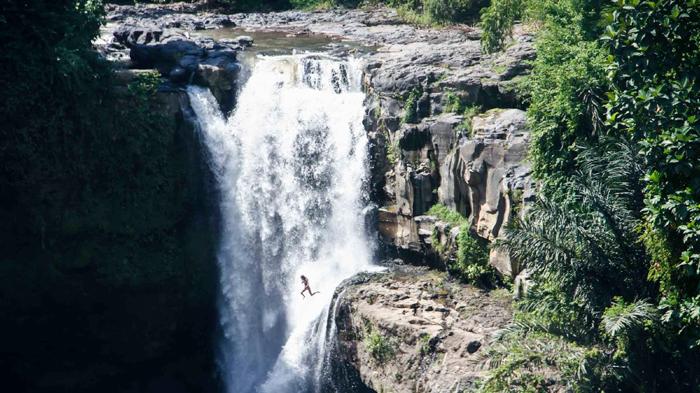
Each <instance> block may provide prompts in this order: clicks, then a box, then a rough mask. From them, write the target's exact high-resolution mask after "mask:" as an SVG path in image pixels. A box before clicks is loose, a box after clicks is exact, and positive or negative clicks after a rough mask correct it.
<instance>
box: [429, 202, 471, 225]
mask: <svg viewBox="0 0 700 393" xmlns="http://www.w3.org/2000/svg"><path fill="white" fill-rule="evenodd" d="M426 214H427V215H429V216H435V217H437V218H439V219H440V220H442V221H445V222H448V223H450V224H452V225H455V226H457V225H467V224H468V223H469V222H468V221H467V219H466V218H465V217H464V216H462V215H461V214H459V213H457V212H456V211H454V210H452V209H450V208H449V207H447V206H445V205H443V204H441V203H437V204H435V205H433V206H431V207H430V209H429V210H428V211H427V213H426Z"/></svg>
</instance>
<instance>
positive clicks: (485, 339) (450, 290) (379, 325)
mask: <svg viewBox="0 0 700 393" xmlns="http://www.w3.org/2000/svg"><path fill="white" fill-rule="evenodd" d="M510 299H511V298H510V294H509V293H508V291H506V290H498V291H491V292H484V291H481V290H479V289H477V288H474V287H471V286H464V285H461V284H458V283H456V282H454V281H450V280H449V279H447V277H446V274H445V273H438V272H435V271H427V270H425V268H416V267H405V266H404V267H396V268H395V269H394V270H393V271H392V272H388V273H382V274H376V275H371V276H367V277H366V278H364V279H363V280H355V281H354V282H352V283H350V284H348V285H347V286H346V287H345V288H342V289H341V294H340V295H339V298H338V300H337V305H336V307H335V321H336V326H337V330H338V334H337V340H338V346H337V352H338V358H337V360H336V361H337V362H339V363H340V365H338V367H339V368H340V367H342V366H343V365H344V366H347V367H350V368H351V369H354V370H357V371H358V373H359V377H360V378H361V380H362V381H363V382H364V383H365V384H366V385H367V386H368V387H370V388H371V389H373V390H374V391H376V392H389V391H390V392H395V393H403V392H406V393H409V392H426V393H427V392H434V393H444V392H461V391H464V390H467V389H468V388H469V387H473V386H474V384H475V383H476V382H477V381H479V380H480V379H482V378H484V376H485V375H486V372H487V371H488V365H487V362H488V357H487V356H485V353H486V352H487V351H488V348H489V346H490V345H491V340H492V339H493V337H494V334H495V333H496V331H498V330H499V329H501V328H503V327H504V326H505V325H507V324H508V322H509V321H510V318H511V315H512V314H511V313H512V311H511V306H510V303H511V300H510Z"/></svg>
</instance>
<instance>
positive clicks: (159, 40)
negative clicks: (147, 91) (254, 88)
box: [95, 6, 251, 112]
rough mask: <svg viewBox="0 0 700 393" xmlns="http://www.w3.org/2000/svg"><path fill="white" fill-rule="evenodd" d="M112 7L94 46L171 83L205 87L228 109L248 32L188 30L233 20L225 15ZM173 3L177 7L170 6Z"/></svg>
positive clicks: (126, 65)
mask: <svg viewBox="0 0 700 393" xmlns="http://www.w3.org/2000/svg"><path fill="white" fill-rule="evenodd" d="M136 8H137V9H142V10H143V12H144V13H143V14H142V15H138V16H137V15H132V13H131V12H130V11H131V10H133V8H132V7H120V6H113V7H111V9H112V11H111V13H110V14H109V17H108V20H109V21H110V23H108V24H107V26H106V27H105V29H103V31H102V34H101V36H100V38H99V39H98V40H97V41H96V43H95V44H96V47H97V48H98V50H99V51H100V52H101V53H102V55H103V56H104V57H105V58H106V59H108V60H110V61H112V62H113V63H114V64H116V65H118V66H120V67H122V68H126V69H149V70H150V69H153V70H157V71H158V72H160V74H161V76H163V77H164V78H166V79H167V81H168V82H169V83H170V84H172V85H174V86H180V87H184V86H185V85H187V84H197V85H201V86H205V87H209V88H210V89H211V91H212V93H213V94H214V96H215V97H216V99H217V101H218V102H219V104H220V105H221V109H222V110H224V111H225V112H229V111H230V110H231V109H232V108H233V104H234V100H235V87H236V77H237V75H238V73H239V71H240V66H239V64H238V61H237V56H236V55H237V52H239V51H241V50H243V49H244V48H245V47H248V46H250V45H251V41H250V37H241V39H228V40H220V41H217V40H214V39H211V38H208V37H206V36H199V35H198V36H192V35H191V34H190V31H192V30H205V29H218V28H223V27H232V26H235V23H234V22H233V21H231V20H230V18H229V17H228V16H225V15H223V16H221V15H219V16H216V15H209V14H203V15H196V14H186V13H176V12H173V11H172V10H171V8H172V7H171V8H163V9H161V8H155V7H153V6H150V7H148V6H147V7H144V6H141V7H138V6H137V7H136ZM173 9H177V8H173Z"/></svg>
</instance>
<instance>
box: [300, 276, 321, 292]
mask: <svg viewBox="0 0 700 393" xmlns="http://www.w3.org/2000/svg"><path fill="white" fill-rule="evenodd" d="M301 284H302V285H303V286H304V289H303V290H302V291H301V297H306V296H304V292H306V291H309V295H311V296H313V295H315V294H317V293H318V291H316V292H311V287H309V279H308V278H306V276H304V275H303V274H302V275H301Z"/></svg>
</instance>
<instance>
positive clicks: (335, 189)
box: [188, 55, 371, 393]
mask: <svg viewBox="0 0 700 393" xmlns="http://www.w3.org/2000/svg"><path fill="white" fill-rule="evenodd" d="M360 78H361V67H360V64H359V62H358V61H357V60H354V59H349V60H337V59H332V58H328V57H322V56H318V55H315V56H312V55H291V56H274V57H258V58H257V59H256V61H255V63H254V65H253V66H252V73H251V74H250V77H249V79H248V80H247V81H246V82H245V85H244V86H243V88H242V89H241V91H240V94H239V96H238V103H237V107H236V108H235V110H234V112H233V114H232V115H231V117H230V118H229V119H225V118H223V116H222V114H221V112H220V111H219V109H218V105H217V103H216V100H215V99H214V97H213V96H212V95H211V93H210V92H209V90H207V89H204V88H200V87H190V88H189V90H188V93H189V96H190V101H191V105H192V108H193V109H194V111H195V113H196V115H197V118H198V121H199V123H200V129H201V132H202V134H203V136H204V140H205V144H206V146H207V148H208V150H209V156H210V161H211V166H212V169H213V171H214V173H215V175H216V177H217V181H218V184H219V188H220V198H221V202H220V205H221V215H222V221H223V228H222V239H221V248H220V250H219V255H218V259H219V265H220V271H221V286H222V297H221V302H220V313H221V323H222V328H223V331H224V335H225V337H224V339H223V340H222V341H223V342H222V344H221V347H220V350H221V355H220V360H221V362H222V368H223V370H224V373H225V375H224V377H225V383H226V385H227V389H228V391H229V392H236V393H247V392H253V391H261V392H269V393H278V392H295V393H296V392H304V391H310V390H313V389H314V383H315V382H314V378H318V374H319V369H320V366H319V362H320V359H322V355H323V350H324V347H325V345H326V343H325V342H324V336H325V334H324V333H325V330H326V326H325V323H326V320H327V318H326V316H327V313H328V305H329V304H330V301H331V298H332V295H333V292H334V290H335V288H336V287H337V286H338V284H339V283H340V282H341V281H342V280H344V279H345V278H347V277H350V276H352V275H353V274H355V273H357V272H359V271H362V270H367V269H370V268H371V250H370V246H369V242H368V239H367V236H366V228H365V225H364V223H365V219H364V215H365V211H364V209H365V203H366V192H365V189H366V188H365V186H364V185H365V184H364V183H365V181H366V174H367V171H368V168H367V137H366V134H365V130H364V128H363V125H362V118H363V115H364V109H363V101H364V94H363V92H362V90H361V81H360ZM301 274H304V275H306V276H307V277H308V278H309V281H310V285H311V288H312V289H313V290H314V291H320V293H319V294H317V295H315V296H313V297H309V296H308V294H307V295H306V298H302V296H301V294H300V292H301V290H302V285H301V282H300V275H301Z"/></svg>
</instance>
